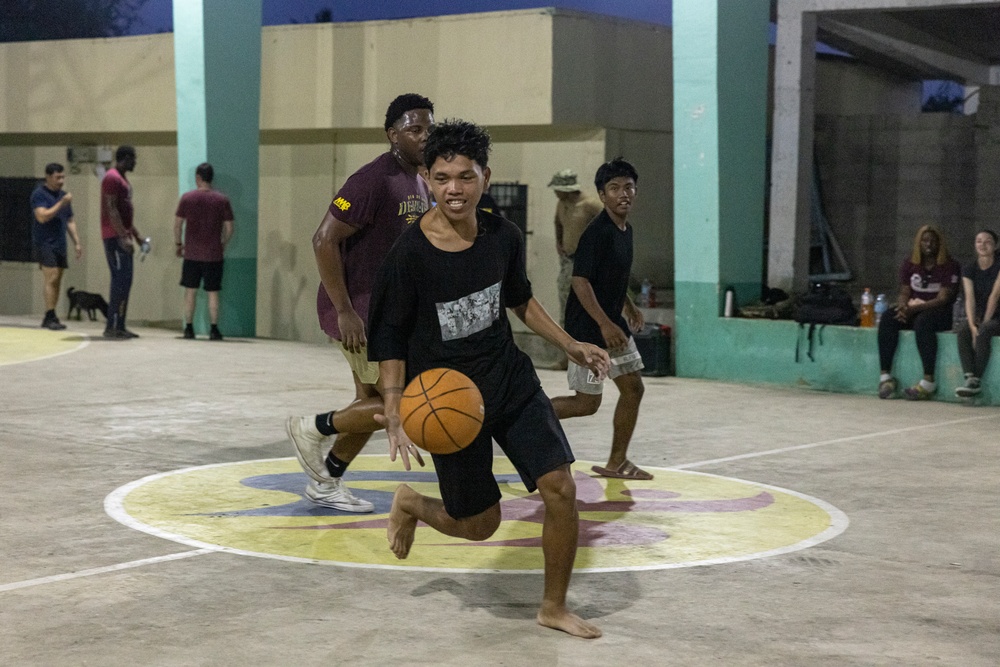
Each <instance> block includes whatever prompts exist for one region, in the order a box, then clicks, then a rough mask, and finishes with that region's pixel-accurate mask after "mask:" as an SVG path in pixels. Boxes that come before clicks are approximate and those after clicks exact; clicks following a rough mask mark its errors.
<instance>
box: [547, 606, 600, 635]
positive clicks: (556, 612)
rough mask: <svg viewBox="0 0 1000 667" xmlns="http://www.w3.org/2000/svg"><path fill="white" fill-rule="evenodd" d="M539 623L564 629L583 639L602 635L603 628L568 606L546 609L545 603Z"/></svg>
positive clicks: (556, 628)
mask: <svg viewBox="0 0 1000 667" xmlns="http://www.w3.org/2000/svg"><path fill="white" fill-rule="evenodd" d="M537 619H538V624H539V625H544V626H545V627H547V628H553V629H555V630H562V631H563V632H565V633H567V634H571V635H573V636H574V637H582V638H583V639H597V638H598V637H600V636H601V629H600V628H598V627H597V626H596V625H594V624H593V623H588V622H587V621H585V620H583V619H582V618H580V617H579V616H577V615H576V614H574V613H573V612H571V611H570V610H569V609H567V608H566V607H557V608H553V609H546V608H545V606H544V605H543V606H542V608H541V609H539V610H538V616H537Z"/></svg>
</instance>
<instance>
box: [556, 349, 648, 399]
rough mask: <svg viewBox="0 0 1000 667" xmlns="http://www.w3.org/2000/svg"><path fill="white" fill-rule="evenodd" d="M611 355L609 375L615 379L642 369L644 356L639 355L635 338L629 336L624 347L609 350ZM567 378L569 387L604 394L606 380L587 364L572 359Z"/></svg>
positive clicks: (585, 392) (583, 391) (584, 391)
mask: <svg viewBox="0 0 1000 667" xmlns="http://www.w3.org/2000/svg"><path fill="white" fill-rule="evenodd" d="M608 355H609V356H610V357H611V370H610V371H608V377H609V378H611V379H612V380H614V379H615V378H616V377H618V376H620V375H628V374H629V373H635V372H636V371H641V370H642V369H643V368H645V366H643V365H642V357H641V356H640V355H639V348H637V347H636V346H635V338H633V337H632V336H629V337H628V342H627V343H626V344H625V345H623V346H622V347H616V348H614V349H611V350H608ZM566 379H567V380H568V381H569V388H570V389H572V390H573V391H578V392H580V393H581V394H602V393H604V381H603V380H598V379H597V377H596V376H595V375H594V372H593V371H592V370H590V369H589V368H587V367H586V366H578V365H576V364H574V363H573V360H572V359H570V361H569V367H568V369H567V371H566Z"/></svg>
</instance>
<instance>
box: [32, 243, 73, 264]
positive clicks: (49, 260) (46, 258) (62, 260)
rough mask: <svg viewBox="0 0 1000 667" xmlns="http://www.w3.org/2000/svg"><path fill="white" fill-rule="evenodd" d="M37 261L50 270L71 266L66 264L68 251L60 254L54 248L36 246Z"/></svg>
mask: <svg viewBox="0 0 1000 667" xmlns="http://www.w3.org/2000/svg"><path fill="white" fill-rule="evenodd" d="M35 259H36V260H38V263H39V264H40V265H42V266H46V267H49V268H60V269H67V268H69V264H67V263H66V251H65V250H64V251H63V252H59V251H58V250H56V249H55V248H53V247H52V246H47V245H36V246H35Z"/></svg>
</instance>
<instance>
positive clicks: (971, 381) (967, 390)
mask: <svg viewBox="0 0 1000 667" xmlns="http://www.w3.org/2000/svg"><path fill="white" fill-rule="evenodd" d="M980 384H981V383H980V380H979V378H977V377H976V376H974V375H967V376H966V377H965V384H963V385H962V386H961V387H958V388H957V389H955V395H956V396H958V397H959V398H972V397H973V396H976V395H977V394H979V392H981V391H982V390H983V389H982V387H981V386H980Z"/></svg>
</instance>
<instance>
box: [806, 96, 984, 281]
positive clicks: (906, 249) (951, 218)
mask: <svg viewBox="0 0 1000 667" xmlns="http://www.w3.org/2000/svg"><path fill="white" fill-rule="evenodd" d="M996 91H997V89H996V88H993V89H991V90H990V91H989V94H988V95H987V98H988V99H993V96H994V95H995V94H996ZM997 109H1000V104H998V103H997V101H994V102H993V103H992V106H991V103H989V102H987V108H986V109H983V108H982V107H980V111H979V113H977V114H976V115H973V116H963V115H959V114H948V113H925V114H919V115H903V116H899V115H893V116H888V115H885V116H877V115H864V116H860V115H859V116H831V115H819V116H817V117H816V157H817V163H818V165H819V171H820V183H821V190H822V194H823V203H824V207H825V210H826V215H827V218H828V219H829V221H830V226H831V227H832V229H833V231H834V234H835V235H836V236H837V239H838V240H839V241H840V244H841V246H842V248H843V250H844V254H845V255H846V258H847V261H848V263H849V265H850V268H851V270H852V271H853V272H854V275H855V279H854V281H853V285H854V286H855V287H856V291H857V292H858V293H860V291H861V289H862V288H864V287H871V288H872V290H873V291H876V292H886V293H893V292H895V289H896V284H897V270H898V268H899V264H900V262H901V261H902V259H903V258H904V257H905V256H907V255H908V254H909V253H910V249H911V244H912V241H913V236H914V234H915V233H916V230H917V229H918V228H919V227H920V226H921V225H924V224H928V223H932V224H935V225H938V226H939V227H941V229H942V230H943V231H944V234H945V236H946V239H947V241H948V245H949V248H950V250H951V252H952V255H953V256H954V257H955V258H956V259H958V260H959V261H960V262H962V263H965V262H968V261H971V260H972V259H973V258H974V252H973V239H974V237H975V233H976V231H978V230H979V229H981V228H983V227H993V228H998V227H1000V214H998V211H1000V194H998V186H1000V166H998V162H1000V160H998V158H1000V112H998V111H996V110H997ZM991 113H992V114H993V116H992V117H991V116H990V114H991Z"/></svg>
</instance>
